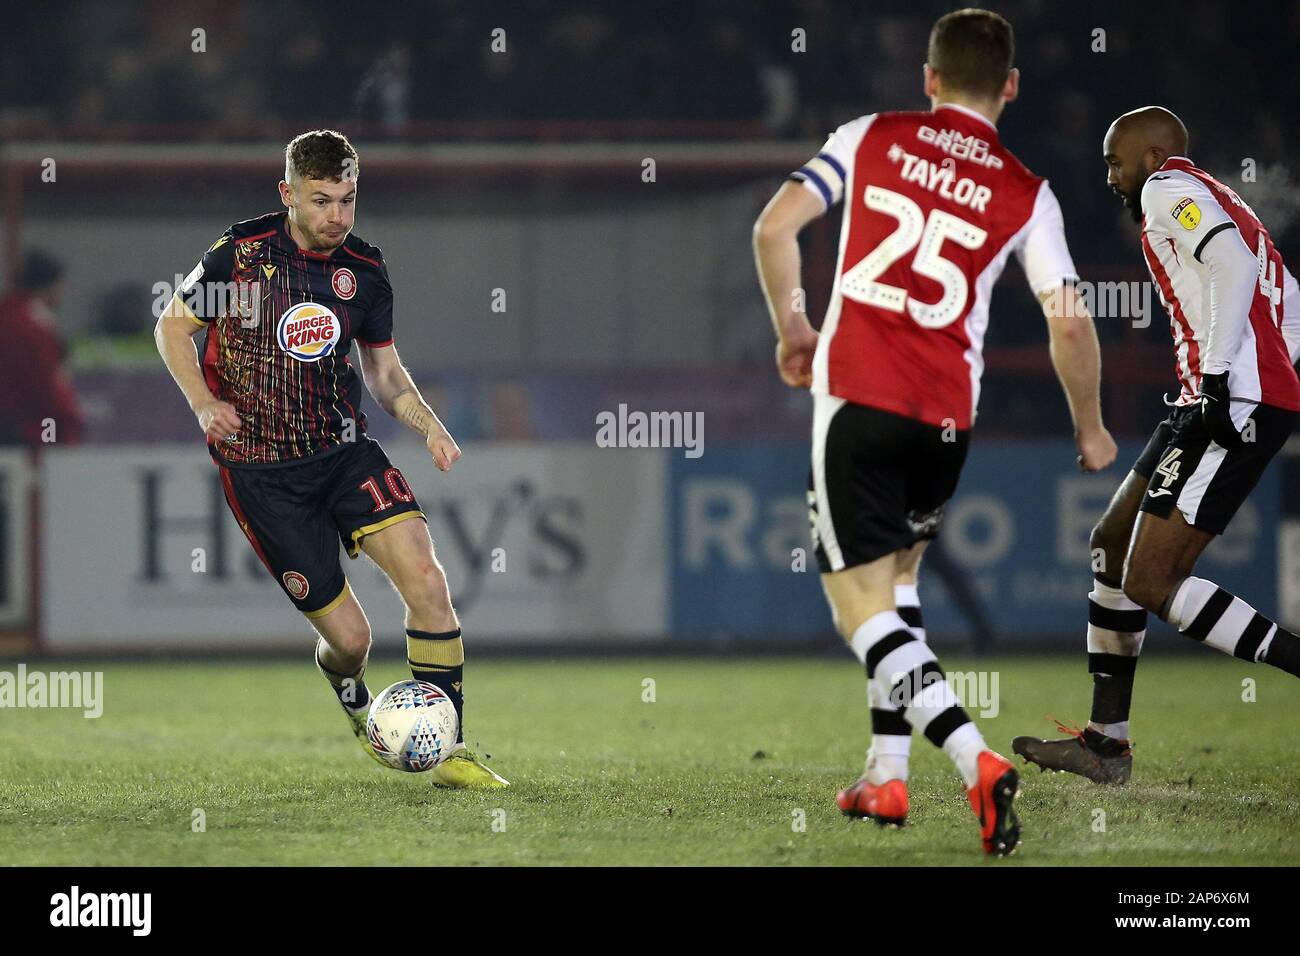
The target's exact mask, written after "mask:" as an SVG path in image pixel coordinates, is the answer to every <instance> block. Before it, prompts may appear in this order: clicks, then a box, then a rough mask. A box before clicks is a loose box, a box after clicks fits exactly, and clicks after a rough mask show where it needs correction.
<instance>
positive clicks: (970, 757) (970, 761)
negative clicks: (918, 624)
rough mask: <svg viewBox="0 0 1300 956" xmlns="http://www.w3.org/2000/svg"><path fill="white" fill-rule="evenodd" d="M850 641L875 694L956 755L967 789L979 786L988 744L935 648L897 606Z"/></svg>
mask: <svg viewBox="0 0 1300 956" xmlns="http://www.w3.org/2000/svg"><path fill="white" fill-rule="evenodd" d="M850 643H851V645H852V647H853V651H854V653H856V654H857V655H858V659H859V660H861V661H862V662H863V665H864V666H865V667H866V669H867V682H868V683H869V684H870V686H871V695H872V699H873V700H885V701H888V702H889V703H891V704H892V705H893V706H894V708H895V709H896V710H897V711H899V712H900V713H901V714H902V717H903V719H904V720H905V721H906V722H907V724H908V725H909V726H910V727H911V728H912V729H913V730H919V731H921V733H923V734H925V736H926V737H927V738H928V739H929V740H930V742H931V743H932V744H934V745H935V746H936V747H941V748H943V750H944V752H945V753H947V754H948V756H949V757H950V758H952V761H953V762H954V763H955V764H956V765H957V770H958V771H959V772H960V773H961V775H962V779H963V780H965V781H966V786H967V788H970V787H973V786H975V784H976V782H977V781H978V780H979V765H978V760H979V754H980V752H981V751H983V750H986V749H987V747H986V745H985V743H984V738H983V737H982V736H981V735H980V732H979V730H978V729H977V728H976V727H975V724H974V723H973V722H972V721H971V719H970V717H969V716H967V714H966V711H965V710H963V709H962V706H961V704H960V703H959V702H958V700H957V695H956V694H955V693H953V690H952V687H951V686H950V685H949V684H948V681H947V679H946V677H945V675H944V673H943V668H942V667H940V666H939V661H938V660H937V659H936V658H935V656H934V651H932V650H931V649H930V648H929V646H928V645H926V644H925V643H924V642H922V641H919V640H917V638H916V635H915V634H913V633H912V631H911V629H910V628H908V626H907V624H906V622H904V620H903V618H902V617H901V616H900V615H899V613H898V612H897V611H881V612H880V613H879V614H875V615H873V616H872V617H870V618H868V619H867V620H866V621H865V622H863V624H862V625H861V626H860V627H859V628H858V629H857V631H855V632H854V634H853V638H852V640H851V642H850ZM900 726H901V725H900ZM895 736H896V735H895Z"/></svg>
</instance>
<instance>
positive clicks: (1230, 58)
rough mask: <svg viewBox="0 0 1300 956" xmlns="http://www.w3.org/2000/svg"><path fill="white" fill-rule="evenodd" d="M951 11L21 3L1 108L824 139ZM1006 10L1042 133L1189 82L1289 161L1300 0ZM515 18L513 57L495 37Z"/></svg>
mask: <svg viewBox="0 0 1300 956" xmlns="http://www.w3.org/2000/svg"><path fill="white" fill-rule="evenodd" d="M950 6H956V4H920V3H914V2H908V0H872V2H869V3H867V2H852V0H711V2H708V3H702V4H690V3H684V2H681V0H672V2H669V0H644V2H637V3H614V2H604V3H592V2H588V3H581V2H577V3H575V2H563V0H515V2H511V3H507V4H490V3H466V2H463V0H434V2H428V3H422V4H418V5H416V4H410V5H405V4H404V5H401V6H400V7H394V8H391V9H389V8H383V7H381V8H373V7H370V8H368V7H363V6H360V5H357V4H355V3H347V2H341V0H313V2H310V3H309V2H306V0H285V2H276V3H253V2H249V0H195V2H188V3H172V2H166V0H136V2H114V0H108V2H103V0H71V2H70V0H55V2H51V3H42V4H29V5H25V6H21V7H15V8H12V9H10V10H8V11H7V12H6V26H5V31H4V33H5V37H4V39H3V40H0V43H3V58H0V71H3V72H2V73H0V84H2V86H0V88H2V89H3V96H2V97H0V103H3V113H2V114H0V120H3V121H5V122H7V123H12V122H15V121H31V122H37V123H44V124H49V127H50V128H51V129H56V130H57V129H68V130H77V131H79V132H93V131H94V130H95V129H97V128H103V127H107V126H116V125H120V124H133V125H176V124H181V125H184V124H191V125H193V126H199V125H202V126H204V127H206V134H205V135H206V137H207V138H210V139H228V138H230V137H231V136H233V135H239V134H241V133H242V134H244V135H254V134H256V133H258V132H259V131H261V130H268V129H270V130H278V124H289V125H290V126H296V125H302V124H304V123H314V122H317V121H322V120H329V121H332V122H335V123H343V122H346V121H362V122H366V123H373V124H375V128H376V134H377V135H378V134H380V133H382V132H384V131H386V132H387V135H389V136H392V137H405V136H409V135H411V134H412V133H413V132H418V129H417V128H412V127H411V124H418V123H420V122H422V121H441V120H493V119H495V120H505V121H519V125H518V128H517V129H515V130H514V133H515V134H516V135H521V136H522V135H527V133H528V130H529V127H528V125H527V124H526V121H533V120H589V121H593V124H594V125H593V126H592V127H591V128H590V130H589V131H588V132H589V134H590V135H594V136H606V135H609V133H610V129H609V128H608V127H606V128H601V126H600V122H601V121H610V122H615V121H616V122H618V123H627V122H629V121H636V120H642V119H645V120H664V121H673V120H716V121H726V122H727V125H721V126H719V127H717V132H718V133H719V134H721V135H744V134H749V135H764V136H772V135H776V136H794V137H807V136H813V137H816V136H821V135H823V134H824V132H825V131H826V130H827V129H829V128H831V127H833V126H834V125H836V124H838V123H839V122H842V121H843V120H845V119H847V118H850V117H852V116H855V115H858V114H860V113H862V112H864V111H868V110H873V109H889V108H905V107H908V106H911V105H916V104H919V103H920V101H921V100H920V63H921V61H922V59H923V51H924V49H925V44H926V37H927V34H928V31H929V28H930V26H931V24H932V22H933V20H934V17H935V13H936V11H938V12H941V11H942V10H943V9H946V8H948V7H950ZM988 6H990V7H992V8H994V9H996V10H998V12H1000V13H1003V14H1004V15H1005V16H1007V17H1008V18H1009V19H1010V20H1011V21H1012V23H1013V25H1014V27H1015V30H1016V38H1017V45H1018V48H1019V49H1018V57H1017V62H1018V65H1019V66H1020V68H1021V70H1022V72H1023V74H1024V77H1025V86H1024V92H1023V103H1022V105H1021V106H1020V107H1019V112H1020V113H1021V114H1022V115H1021V119H1022V120H1026V121H1027V122H1026V123H1025V125H1024V128H1025V129H1027V130H1028V129H1035V130H1037V131H1039V132H1040V133H1041V132H1042V131H1043V130H1044V128H1045V127H1044V123H1049V122H1050V123H1051V127H1050V129H1051V131H1052V132H1054V133H1056V134H1057V135H1059V136H1061V137H1063V138H1064V139H1067V140H1072V139H1074V138H1075V137H1076V136H1077V135H1078V134H1079V133H1082V132H1086V131H1095V125H1094V124H1095V123H1096V122H1098V121H1101V120H1104V119H1107V118H1106V117H1096V116H1093V115H1092V110H1093V106H1092V104H1093V103H1095V102H1097V101H1103V102H1104V101H1108V100H1112V99H1132V100H1133V101H1134V103H1135V104H1136V103H1140V102H1142V97H1143V96H1150V95H1151V94H1152V93H1153V91H1154V90H1155V89H1157V88H1158V89H1161V90H1164V89H1167V88H1168V86H1169V85H1170V84H1172V85H1173V86H1174V87H1176V88H1177V90H1178V94H1177V96H1178V99H1179V101H1180V102H1179V104H1177V105H1182V106H1183V107H1184V108H1185V109H1190V110H1193V111H1194V118H1195V119H1196V121H1197V123H1198V125H1200V126H1201V127H1202V128H1205V129H1213V130H1214V134H1213V137H1214V139H1215V140H1219V141H1224V142H1236V141H1240V140H1243V139H1247V140H1249V141H1251V142H1252V143H1258V144H1259V145H1258V150H1259V153H1260V157H1259V158H1260V159H1261V161H1264V162H1269V161H1275V160H1278V159H1281V158H1283V157H1284V156H1285V149H1286V146H1287V142H1286V140H1287V137H1286V131H1287V125H1288V123H1290V119H1289V116H1288V113H1289V112H1290V111H1291V108H1292V105H1293V104H1294V103H1295V102H1296V101H1297V98H1300V76H1298V75H1297V73H1296V71H1295V70H1294V69H1292V56H1293V53H1294V50H1295V49H1296V47H1297V46H1300V4H1295V3H1287V2H1275V3H1270V2H1264V3H1258V4H1253V5H1251V7H1250V11H1251V15H1250V16H1238V15H1235V13H1236V8H1234V6H1233V5H1232V4H1228V3H1222V2H1218V0H1188V2H1180V3H1170V2H1160V3H1142V4H1117V3H1089V4H1082V3H1062V2H1053V0H994V2H990V3H989V4H988ZM52 21H57V24H58V27H57V29H41V27H42V26H46V27H48V26H49V25H50V23H51V22H52ZM196 28H201V29H202V30H204V31H205V36H204V52H203V55H202V56H198V57H196V56H195V55H194V52H195V51H194V49H193V40H192V36H191V34H192V31H193V30H194V29H196ZM497 28H500V29H501V30H504V31H505V36H504V41H505V42H504V49H503V50H499V51H498V50H494V49H493V48H492V46H491V45H490V44H489V42H488V41H489V38H490V37H491V35H492V31H493V30H494V29H497ZM796 29H799V30H803V31H805V33H804V41H803V46H802V49H800V50H798V51H796V50H794V49H792V46H793V45H794V44H795V42H796V40H795V39H793V38H792V31H794V30H796ZM1094 30H1103V31H1104V36H1103V35H1098V36H1094V35H1093V31H1094ZM1009 121H1010V125H1011V126H1013V127H1014V126H1015V125H1016V123H1015V121H1014V119H1012V118H1009ZM1029 121H1032V125H1031V123H1030V122H1029ZM507 129H508V128H507ZM534 129H535V128H534ZM447 130H448V127H441V128H440V129H439V132H440V134H441V135H445V134H446V132H447ZM702 132H704V130H702V129H700V130H697V133H702ZM475 133H476V135H477V134H478V131H475ZM535 135H546V134H545V133H544V132H542V133H540V134H535ZM564 135H566V136H573V135H582V130H581V128H580V127H579V128H575V127H573V126H567V127H565V128H564ZM1077 145H1078V144H1076V143H1073V142H1071V143H1069V144H1068V148H1069V149H1070V150H1074V149H1075V148H1076V147H1077ZM1292 145H1293V144H1292ZM1064 148H1066V144H1057V145H1056V146H1054V147H1048V149H1049V150H1057V149H1064ZM1030 158H1033V157H1030Z"/></svg>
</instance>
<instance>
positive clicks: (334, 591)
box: [219, 437, 424, 617]
mask: <svg viewBox="0 0 1300 956" xmlns="http://www.w3.org/2000/svg"><path fill="white" fill-rule="evenodd" d="M219 467H220V468H221V485H222V487H223V488H224V489H225V492H226V503H227V504H228V505H230V510H231V512H233V513H234V515H235V520H236V521H238V522H239V526H240V528H242V529H243V531H244V534H245V535H246V536H247V537H248V540H249V543H251V544H252V545H253V550H254V551H256V552H257V556H258V557H259V558H261V559H262V563H263V564H264V565H266V569H267V570H268V571H270V572H271V576H272V577H274V578H275V580H276V581H277V582H278V583H279V585H280V587H281V588H283V589H284V593H285V594H287V595H288V596H289V600H291V601H293V604H294V607H296V608H297V609H298V610H300V611H302V612H303V613H304V614H306V615H307V616H308V617H320V616H321V615H323V614H328V613H329V612H330V611H332V610H334V608H335V607H337V606H338V605H339V604H340V603H341V602H342V601H343V599H344V598H345V597H346V596H347V594H348V586H347V578H345V577H344V575H343V565H342V562H341V561H340V560H339V542H340V541H342V543H343V547H344V548H346V549H347V552H348V557H350V558H355V557H356V556H357V555H358V554H360V553H361V539H362V538H363V537H365V536H366V535H368V534H370V533H372V532H375V531H379V530H380V529H382V528H387V527H388V526H389V525H391V524H396V523H397V522H398V521H403V520H405V519H407V518H423V517H424V513H423V512H422V511H421V510H420V505H419V504H418V503H417V502H416V500H415V495H414V493H412V491H411V488H410V486H409V485H408V484H407V483H406V479H405V478H404V477H403V476H402V473H401V472H400V471H398V470H397V469H396V468H394V467H393V464H392V462H390V461H389V460H388V456H387V455H386V454H384V450H383V449H382V448H381V447H379V443H378V442H376V441H374V440H373V439H371V438H367V437H362V438H361V439H359V440H358V441H356V442H352V443H349V444H346V445H344V446H342V447H341V448H340V449H339V450H338V451H329V452H326V453H325V454H324V455H323V456H319V457H315V458H312V459H311V460H309V461H306V462H303V463H302V464H296V465H272V466H267V465H263V466H256V465H254V466H249V467H244V468H240V467H233V468H231V467H226V466H224V465H223V466H219Z"/></svg>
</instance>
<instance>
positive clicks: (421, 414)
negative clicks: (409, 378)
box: [388, 385, 438, 435]
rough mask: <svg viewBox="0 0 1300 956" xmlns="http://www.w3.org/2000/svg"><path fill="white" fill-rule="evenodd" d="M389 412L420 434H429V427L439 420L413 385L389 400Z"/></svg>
mask: <svg viewBox="0 0 1300 956" xmlns="http://www.w3.org/2000/svg"><path fill="white" fill-rule="evenodd" d="M388 411H389V413H390V414H392V416H393V417H394V418H396V419H397V420H398V421H399V422H401V423H402V424H403V425H405V426H407V427H408V428H410V429H412V430H414V431H417V432H419V433H420V434H421V435H428V434H429V427H430V426H431V425H432V424H433V423H434V422H435V421H437V420H438V416H437V415H435V414H434V413H433V409H432V408H430V407H429V406H428V405H426V404H425V402H424V399H423V398H421V397H420V393H419V392H417V391H416V390H415V386H414V385H411V386H409V387H407V388H404V389H402V390H401V391H400V392H398V393H397V394H396V395H394V396H393V397H392V398H391V399H390V400H389V406H388Z"/></svg>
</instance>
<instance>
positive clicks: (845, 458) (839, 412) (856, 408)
mask: <svg viewBox="0 0 1300 956" xmlns="http://www.w3.org/2000/svg"><path fill="white" fill-rule="evenodd" d="M969 447H970V432H969V431H967V430H962V431H958V430H957V429H955V428H940V427H938V426H935V425H927V424H925V423H924V422H918V421H915V420H914V419H911V418H904V417H903V416H901V415H895V414H893V413H892V412H885V411H881V410H880V409H876V408H868V407H867V406H865V405H855V404H853V403H852V402H846V401H845V400H844V399H841V398H835V397H833V396H829V395H815V396H814V406H813V448H812V469H811V473H810V474H809V476H808V508H809V519H810V520H811V522H812V534H813V545H814V552H815V554H816V556H817V566H818V567H819V568H821V570H822V572H823V573H825V572H829V571H842V570H844V569H845V568H851V567H855V566H856V565H859V564H867V563H869V562H871V561H875V560H877V559H878V558H883V557H884V556H885V555H887V554H893V553H894V552H895V551H899V550H902V549H903V548H910V547H911V546H912V545H914V544H916V543H917V542H918V541H929V540H931V539H933V538H934V537H935V536H936V535H937V534H938V533H939V524H940V522H941V521H942V519H943V506H944V504H945V503H946V502H947V501H948V499H949V498H951V497H952V493H953V492H954V491H955V490H956V488H957V479H958V478H959V477H960V475H961V468H962V465H963V464H964V463H965V461H966V451H967V449H968V448H969Z"/></svg>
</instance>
